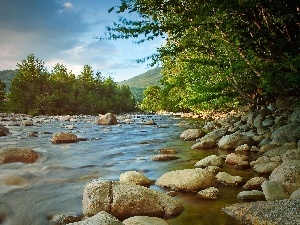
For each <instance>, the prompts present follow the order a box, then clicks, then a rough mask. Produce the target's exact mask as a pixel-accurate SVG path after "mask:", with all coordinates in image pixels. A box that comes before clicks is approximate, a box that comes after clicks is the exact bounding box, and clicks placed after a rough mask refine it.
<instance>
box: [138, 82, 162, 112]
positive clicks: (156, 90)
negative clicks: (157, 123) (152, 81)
mask: <svg viewBox="0 0 300 225" xmlns="http://www.w3.org/2000/svg"><path fill="white" fill-rule="evenodd" d="M144 95H145V98H144V99H143V101H142V103H141V105H140V109H141V110H143V111H146V112H156V111H158V110H160V109H161V108H162V107H161V102H162V101H161V100H162V99H161V88H160V87H159V86H155V85H152V86H149V87H148V88H146V90H145V91H144Z"/></svg>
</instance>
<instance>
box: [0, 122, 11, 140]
mask: <svg viewBox="0 0 300 225" xmlns="http://www.w3.org/2000/svg"><path fill="white" fill-rule="evenodd" d="M9 134H10V133H9V129H8V128H6V127H5V126H3V125H1V124H0V137H1V136H7V135H9Z"/></svg>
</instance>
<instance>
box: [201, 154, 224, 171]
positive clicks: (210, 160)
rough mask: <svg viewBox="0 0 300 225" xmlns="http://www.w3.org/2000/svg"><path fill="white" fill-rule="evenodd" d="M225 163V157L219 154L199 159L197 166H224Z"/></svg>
mask: <svg viewBox="0 0 300 225" xmlns="http://www.w3.org/2000/svg"><path fill="white" fill-rule="evenodd" d="M222 165H223V159H222V157H221V156H217V155H210V156H207V157H205V158H204V159H201V160H199V161H198V162H197V163H196V164H195V167H201V168H203V167H207V166H218V167H222Z"/></svg>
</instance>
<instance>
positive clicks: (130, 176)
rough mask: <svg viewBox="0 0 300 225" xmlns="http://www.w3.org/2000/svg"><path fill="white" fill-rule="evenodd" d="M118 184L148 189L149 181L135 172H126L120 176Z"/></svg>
mask: <svg viewBox="0 0 300 225" xmlns="http://www.w3.org/2000/svg"><path fill="white" fill-rule="evenodd" d="M120 182H121V183H127V184H136V185H141V186H145V187H149V186H150V184H151V181H150V180H149V179H148V178H147V177H146V176H145V175H144V174H142V173H140V172H137V171H127V172H125V173H122V174H121V175H120Z"/></svg>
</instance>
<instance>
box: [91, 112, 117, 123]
mask: <svg viewBox="0 0 300 225" xmlns="http://www.w3.org/2000/svg"><path fill="white" fill-rule="evenodd" d="M95 124H97V125H116V124H118V121H117V118H116V116H115V115H114V114H112V113H106V114H105V115H102V116H100V118H98V119H97V120H96V121H95Z"/></svg>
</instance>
